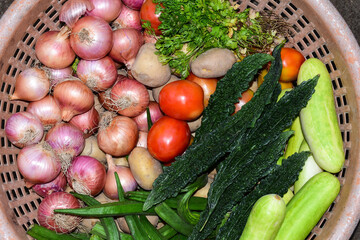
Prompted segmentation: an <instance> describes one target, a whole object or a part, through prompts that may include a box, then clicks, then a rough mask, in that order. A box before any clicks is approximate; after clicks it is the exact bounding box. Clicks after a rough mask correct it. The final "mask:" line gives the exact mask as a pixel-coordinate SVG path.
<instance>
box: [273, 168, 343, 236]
mask: <svg viewBox="0 0 360 240" xmlns="http://www.w3.org/2000/svg"><path fill="white" fill-rule="evenodd" d="M339 191H340V182H339V180H338V179H337V178H336V177H335V176H334V175H332V174H330V173H328V172H322V173H319V174H317V175H315V176H314V177H312V178H311V179H310V180H309V181H308V182H307V183H306V184H305V185H304V186H303V187H302V188H301V190H300V191H299V192H298V193H297V194H295V196H294V198H293V199H292V200H291V201H290V202H289V204H288V205H287V206H286V215H285V219H284V222H283V223H282V225H281V227H280V230H279V232H278V234H277V236H276V238H275V239H276V240H285V239H291V240H303V239H305V238H306V236H307V235H308V234H309V233H310V232H311V230H312V229H313V228H314V227H315V225H316V224H317V222H318V221H319V220H320V218H321V217H322V215H323V214H324V213H325V212H326V210H327V209H328V208H329V206H330V205H331V203H332V202H333V201H334V200H335V198H336V196H337V195H338V194H339Z"/></svg>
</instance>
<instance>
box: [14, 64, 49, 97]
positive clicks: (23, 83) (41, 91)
mask: <svg viewBox="0 0 360 240" xmlns="http://www.w3.org/2000/svg"><path fill="white" fill-rule="evenodd" d="M49 91H50V81H49V78H48V77H47V75H46V72H45V71H44V70H42V69H40V68H27V69H25V70H24V71H22V72H21V73H20V74H19V75H18V76H17V78H16V82H15V91H14V93H13V94H12V95H10V96H9V98H10V100H24V101H37V100H40V99H42V98H43V97H45V96H46V95H47V94H48V93H49Z"/></svg>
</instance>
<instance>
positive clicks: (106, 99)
mask: <svg viewBox="0 0 360 240" xmlns="http://www.w3.org/2000/svg"><path fill="white" fill-rule="evenodd" d="M110 95H111V88H109V89H107V90H106V91H104V92H100V93H99V95H98V99H99V103H100V104H101V106H103V107H104V108H105V109H106V110H109V111H112V112H115V111H116V110H115V108H113V103H112V101H111V98H110Z"/></svg>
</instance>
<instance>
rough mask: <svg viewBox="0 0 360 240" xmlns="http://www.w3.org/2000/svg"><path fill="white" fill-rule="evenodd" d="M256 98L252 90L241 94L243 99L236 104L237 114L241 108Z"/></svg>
mask: <svg viewBox="0 0 360 240" xmlns="http://www.w3.org/2000/svg"><path fill="white" fill-rule="evenodd" d="M253 96H254V92H253V91H252V90H251V89H248V90H246V91H245V92H243V93H241V98H239V102H238V103H235V112H234V114H235V113H237V112H238V111H240V109H241V107H242V106H243V105H244V104H245V103H247V102H249V101H250V100H251V99H252V97H253Z"/></svg>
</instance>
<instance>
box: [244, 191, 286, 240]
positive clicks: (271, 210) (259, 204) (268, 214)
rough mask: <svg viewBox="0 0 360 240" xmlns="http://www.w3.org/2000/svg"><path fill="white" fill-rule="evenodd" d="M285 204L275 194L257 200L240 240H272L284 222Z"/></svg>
mask: <svg viewBox="0 0 360 240" xmlns="http://www.w3.org/2000/svg"><path fill="white" fill-rule="evenodd" d="M285 211H286V204H285V202H284V200H283V199H282V198H281V197H280V196H279V195H276V194H267V195H265V196H262V197H261V198H259V199H258V200H257V201H256V203H255V204H254V206H253V208H252V209H251V212H250V215H249V217H248V219H247V222H246V225H245V228H244V231H243V232H242V234H241V237H240V240H258V239H261V240H273V239H275V237H276V234H277V232H278V231H279V229H280V226H281V224H282V222H283V220H284V217H285Z"/></svg>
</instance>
